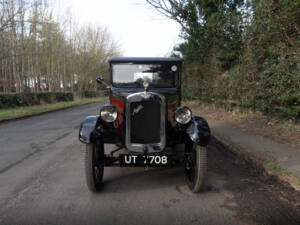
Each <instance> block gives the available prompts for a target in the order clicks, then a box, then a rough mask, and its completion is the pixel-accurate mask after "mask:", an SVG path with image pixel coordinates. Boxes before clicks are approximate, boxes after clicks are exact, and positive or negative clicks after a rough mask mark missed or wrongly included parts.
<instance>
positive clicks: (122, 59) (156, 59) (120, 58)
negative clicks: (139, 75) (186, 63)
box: [108, 57, 182, 63]
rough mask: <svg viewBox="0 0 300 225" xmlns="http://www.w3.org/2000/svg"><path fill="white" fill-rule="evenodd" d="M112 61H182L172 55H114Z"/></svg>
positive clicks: (110, 60)
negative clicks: (171, 56)
mask: <svg viewBox="0 0 300 225" xmlns="http://www.w3.org/2000/svg"><path fill="white" fill-rule="evenodd" d="M108 61H109V62H110V63H111V62H112V63H114V62H124V63H126V62H127V63H130V62H140V63H141V62H182V59H179V58H170V57H112V58H110V59H109V60H108Z"/></svg>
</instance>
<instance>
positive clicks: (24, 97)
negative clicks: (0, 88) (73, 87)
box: [0, 92, 74, 109]
mask: <svg viewBox="0 0 300 225" xmlns="http://www.w3.org/2000/svg"><path fill="white" fill-rule="evenodd" d="M73 99H74V97H73V93H70V92H59V93H52V92H41V93H21V94H0V109H7V108H15V107H21V106H31V105H40V104H43V103H53V102H66V101H73Z"/></svg>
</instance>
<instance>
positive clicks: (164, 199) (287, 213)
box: [0, 104, 300, 225]
mask: <svg viewBox="0 0 300 225" xmlns="http://www.w3.org/2000/svg"><path fill="white" fill-rule="evenodd" d="M98 108H99V104H90V105H86V106H81V107H76V108H72V109H68V110H64V111H59V112H54V113H49V114H45V115H42V116H36V117H32V118H28V119H24V120H19V121H14V122H9V123H5V124H1V125H0V224H1V225H6V224H20V225H21V224H22V225H23V224H30V225H34V224H39V225H42V224H61V225H62V224H103V225H109V224H122V225H126V224H130V225H135V224H162V225H163V224H168V225H169V224H172V225H173V224H174V225H175V224H189V225H192V224H204V225H210V224H222V225H225V224H230V225H233V224H251V225H252V224H266V225H267V224H269V225H281V224H285V225H287V224H298V225H299V224H300V216H299V215H300V207H299V205H297V202H299V201H298V200H299V199H300V195H299V193H296V192H294V191H292V190H290V189H288V188H285V187H284V186H283V185H280V184H278V183H276V181H270V180H265V179H263V178H262V177H260V176H257V175H256V174H254V173H252V172H251V171H252V169H251V168H248V167H247V166H244V165H241V164H239V163H238V164H237V163H236V160H235V158H234V156H232V155H230V154H228V153H226V151H224V150H223V149H222V146H215V145H211V146H210V147H209V172H208V179H207V186H206V190H205V191H204V192H203V193H200V194H196V195H195V194H192V193H191V192H190V191H189V190H188V188H187V186H186V185H185V182H184V174H183V170H182V169H181V168H171V169H151V170H148V171H146V170H145V169H143V168H105V173H104V182H105V183H104V187H103V190H102V192H101V193H99V194H91V193H90V192H89V191H88V189H87V187H86V184H85V177H84V165H83V156H84V155H83V153H84V145H83V144H81V143H80V142H79V141H78V139H77V137H78V128H79V125H80V122H81V120H82V119H83V118H84V117H85V116H87V115H92V114H97V112H98ZM112 149H113V146H106V151H107V152H109V151H110V150H112Z"/></svg>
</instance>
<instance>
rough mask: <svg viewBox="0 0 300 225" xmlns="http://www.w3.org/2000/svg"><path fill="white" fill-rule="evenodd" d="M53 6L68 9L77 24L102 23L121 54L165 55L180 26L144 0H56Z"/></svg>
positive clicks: (177, 38)
mask: <svg viewBox="0 0 300 225" xmlns="http://www.w3.org/2000/svg"><path fill="white" fill-rule="evenodd" d="M56 9H57V10H58V11H59V14H63V13H64V12H65V11H66V10H71V12H72V14H73V15H74V17H75V18H76V19H77V21H78V22H79V24H81V25H84V24H87V23H91V24H97V25H101V26H104V27H106V28H107V29H108V31H109V32H110V34H111V36H112V38H113V39H114V40H115V41H116V42H117V43H118V45H119V46H120V48H121V52H122V54H123V56H146V57H147V56H148V57H156V56H157V57H163V56H168V55H169V54H170V52H171V51H172V48H173V46H174V45H175V44H176V43H179V42H180V38H179V33H180V27H179V26H178V25H177V24H176V23H175V22H174V21H173V20H171V19H168V18H165V17H164V16H162V15H161V14H159V13H158V12H157V11H156V10H155V9H154V8H152V7H151V6H150V5H148V4H147V3H146V1H145V0H57V2H56Z"/></svg>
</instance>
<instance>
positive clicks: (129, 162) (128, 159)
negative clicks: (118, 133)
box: [119, 154, 171, 167]
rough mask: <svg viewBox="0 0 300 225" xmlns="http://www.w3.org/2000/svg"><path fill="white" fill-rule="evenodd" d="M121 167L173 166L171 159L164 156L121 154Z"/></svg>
mask: <svg viewBox="0 0 300 225" xmlns="http://www.w3.org/2000/svg"><path fill="white" fill-rule="evenodd" d="M119 162H120V166H133V167H134V166H149V167H164V166H168V165H170V164H171V157H170V156H169V155H163V154H159V155H158V154H148V155H144V154H120V155H119Z"/></svg>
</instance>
